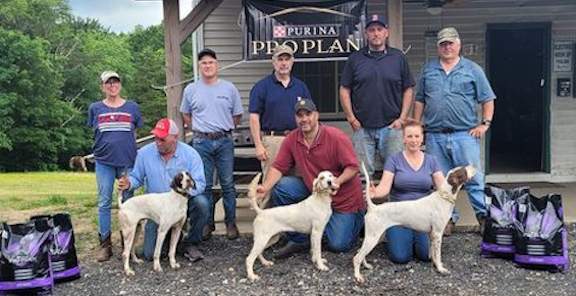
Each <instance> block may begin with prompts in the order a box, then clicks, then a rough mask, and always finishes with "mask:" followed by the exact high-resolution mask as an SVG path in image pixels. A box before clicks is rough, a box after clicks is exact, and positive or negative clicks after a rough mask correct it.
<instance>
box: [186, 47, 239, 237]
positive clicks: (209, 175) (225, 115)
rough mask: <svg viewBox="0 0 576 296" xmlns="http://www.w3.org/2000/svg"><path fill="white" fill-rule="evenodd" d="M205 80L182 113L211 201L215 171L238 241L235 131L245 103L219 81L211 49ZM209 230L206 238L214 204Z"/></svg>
mask: <svg viewBox="0 0 576 296" xmlns="http://www.w3.org/2000/svg"><path fill="white" fill-rule="evenodd" d="M198 63H199V69H200V76H201V79H200V80H198V81H196V82H194V83H191V84H189V85H188V86H186V88H185V89H184V94H183V98H182V105H181V106H180V112H182V116H183V118H184V124H185V127H186V128H188V127H189V128H190V129H191V130H192V132H193V136H192V137H193V138H192V142H190V145H191V146H192V147H194V148H195V149H196V151H198V153H199V154H200V157H201V158H202V162H204V173H205V175H206V191H205V192H204V193H203V194H205V195H206V197H207V198H208V200H211V201H213V198H212V183H213V180H214V179H213V175H214V168H216V171H217V172H218V179H219V180H220V185H221V187H222V198H223V201H224V212H225V223H226V236H227V237H228V238H229V239H236V238H238V234H239V233H238V227H237V226H236V189H235V188H234V142H233V140H232V130H233V129H234V128H235V126H236V125H238V124H239V123H240V119H241V118H242V113H243V109H242V103H241V101H240V93H239V92H238V89H236V87H235V86H234V85H233V84H232V83H230V82H228V81H226V80H223V79H220V78H218V60H217V59H216V53H215V52H214V51H213V50H211V49H204V50H202V51H200V53H199V54H198ZM211 213H212V214H211V218H210V219H209V220H208V221H209V222H208V223H209V224H210V225H207V228H206V230H205V234H206V236H207V235H209V233H210V232H212V231H213V230H214V205H213V204H212V211H211Z"/></svg>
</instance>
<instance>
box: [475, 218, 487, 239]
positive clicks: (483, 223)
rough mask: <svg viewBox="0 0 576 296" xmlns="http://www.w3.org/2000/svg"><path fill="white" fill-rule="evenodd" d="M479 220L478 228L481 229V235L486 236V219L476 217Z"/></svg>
mask: <svg viewBox="0 0 576 296" xmlns="http://www.w3.org/2000/svg"><path fill="white" fill-rule="evenodd" d="M476 220H478V226H479V227H480V235H482V236H483V235H484V227H486V217H482V216H476Z"/></svg>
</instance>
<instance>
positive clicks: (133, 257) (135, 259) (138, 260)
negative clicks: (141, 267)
mask: <svg viewBox="0 0 576 296" xmlns="http://www.w3.org/2000/svg"><path fill="white" fill-rule="evenodd" d="M132 261H134V263H137V264H142V263H144V260H142V259H140V258H138V257H136V255H134V256H132Z"/></svg>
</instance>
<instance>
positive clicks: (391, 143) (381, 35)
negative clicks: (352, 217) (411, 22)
mask: <svg viewBox="0 0 576 296" xmlns="http://www.w3.org/2000/svg"><path fill="white" fill-rule="evenodd" d="M365 36H366V40H367V41H368V45H367V46H366V47H364V48H362V49H360V50H359V51H357V52H354V53H352V54H351V55H350V56H349V57H348V61H347V62H346V66H345V67H344V71H343V72H342V78H341V80H340V103H341V104H342V109H343V110H344V113H345V115H346V120H347V121H348V123H349V124H350V126H351V127H352V130H353V131H354V134H353V136H352V141H353V143H354V148H355V149H356V153H357V154H358V157H359V158H360V159H361V160H363V161H364V163H365V164H366V166H367V168H368V171H369V172H370V174H372V173H374V170H375V167H376V166H375V156H376V153H378V154H379V156H380V159H381V160H382V161H385V160H386V158H387V157H388V156H389V155H392V154H394V153H396V152H400V151H401V150H402V130H401V128H402V124H403V123H404V121H405V120H406V118H407V117H408V112H409V111H410V105H411V104H412V95H413V87H414V78H413V77H412V75H411V74H410V69H409V67H408V61H407V60H406V56H405V55H404V53H402V51H400V50H398V49H395V48H391V47H388V46H387V45H386V39H387V38H388V27H387V25H386V20H385V19H384V17H382V16H379V15H376V14H375V15H372V16H371V17H370V18H369V19H368V22H367V23H366V29H365Z"/></svg>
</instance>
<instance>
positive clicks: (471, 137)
mask: <svg viewBox="0 0 576 296" xmlns="http://www.w3.org/2000/svg"><path fill="white" fill-rule="evenodd" d="M437 45H438V55H439V59H435V60H432V61H430V62H429V63H427V64H426V65H425V66H424V68H423V70H422V76H421V78H420V81H419V83H418V86H417V92H416V104H415V106H414V117H415V118H416V120H420V119H421V118H422V115H424V122H425V126H426V131H427V134H426V151H427V152H428V153H430V154H432V155H434V156H435V157H436V159H437V161H438V163H439V164H440V166H441V167H442V170H443V171H444V174H446V173H447V172H448V171H449V170H450V169H451V168H453V167H456V166H462V165H468V164H471V165H473V166H474V167H476V168H477V169H478V171H477V173H476V175H475V176H474V178H472V180H471V181H470V182H468V183H467V184H466V185H465V188H466V191H467V192H468V198H469V199H470V203H471V205H472V208H473V209H474V212H475V213H476V218H477V219H478V222H479V224H480V230H481V231H482V230H483V226H484V225H483V224H484V218H485V216H486V202H485V201H484V174H483V172H482V169H481V165H480V138H481V137H482V136H483V135H484V134H485V133H486V131H487V130H488V128H489V127H490V123H491V122H492V116H493V115H494V99H496V95H495V94H494V91H492V88H491V87H490V83H489V82H488V79H487V78H486V75H485V74H484V71H482V68H480V66H479V65H478V64H476V63H474V62H472V61H471V60H469V59H466V58H464V57H461V56H460V48H461V41H460V36H459V35H458V32H457V31H456V29H454V28H444V29H442V30H441V31H440V32H438V41H437ZM478 104H480V106H482V119H481V120H479V119H478V116H477V115H476V106H477V105H478ZM457 219H458V214H457V213H456V212H455V213H454V214H453V215H452V221H451V222H450V223H448V225H447V229H446V231H445V234H446V235H449V234H450V232H451V230H452V226H453V225H454V223H455V221H456V220H457Z"/></svg>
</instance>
